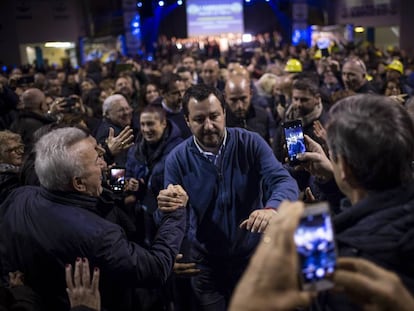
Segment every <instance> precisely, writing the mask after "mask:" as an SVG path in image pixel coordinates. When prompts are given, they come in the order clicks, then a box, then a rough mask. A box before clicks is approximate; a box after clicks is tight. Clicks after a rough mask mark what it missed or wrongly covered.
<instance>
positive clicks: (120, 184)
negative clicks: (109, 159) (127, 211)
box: [109, 167, 125, 192]
mask: <svg viewBox="0 0 414 311" xmlns="http://www.w3.org/2000/svg"><path fill="white" fill-rule="evenodd" d="M109 184H110V186H111V188H112V190H113V191H115V192H119V191H123V190H124V187H125V168H123V167H113V168H111V170H110V176H109Z"/></svg>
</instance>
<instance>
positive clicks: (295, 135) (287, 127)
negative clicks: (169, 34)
mask: <svg viewBox="0 0 414 311" xmlns="http://www.w3.org/2000/svg"><path fill="white" fill-rule="evenodd" d="M283 131H284V134H285V142H286V148H287V152H288V159H289V164H290V165H292V166H294V165H298V164H299V163H300V161H299V160H298V159H297V156H298V154H300V153H304V152H306V146H305V138H304V136H303V130H302V121H301V120H294V121H289V122H284V123H283Z"/></svg>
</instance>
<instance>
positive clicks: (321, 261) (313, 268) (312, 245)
mask: <svg viewBox="0 0 414 311" xmlns="http://www.w3.org/2000/svg"><path fill="white" fill-rule="evenodd" d="M294 240H295V244H296V249H297V252H298V256H299V270H300V271H299V274H300V279H301V283H302V288H303V289H304V290H312V291H322V290H327V289H329V288H332V287H333V282H332V280H331V279H330V278H329V277H330V276H331V275H332V274H333V272H334V271H335V267H336V258H337V254H336V247H335V241H334V231H333V227H332V220H331V214H330V211H329V205H328V204H327V203H324V202H323V203H317V204H312V205H309V206H308V207H307V208H305V211H304V214H303V216H302V218H301V220H300V222H299V226H298V228H297V229H296V232H295V235H294Z"/></svg>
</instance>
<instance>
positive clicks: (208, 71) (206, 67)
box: [201, 59, 224, 91]
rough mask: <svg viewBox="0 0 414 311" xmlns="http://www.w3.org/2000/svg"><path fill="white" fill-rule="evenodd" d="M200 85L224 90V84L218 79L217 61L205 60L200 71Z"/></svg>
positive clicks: (218, 67) (218, 68)
mask: <svg viewBox="0 0 414 311" xmlns="http://www.w3.org/2000/svg"><path fill="white" fill-rule="evenodd" d="M201 78H202V79H203V81H202V83H203V84H205V85H208V86H213V87H215V88H218V89H219V90H220V91H223V90H224V82H223V81H222V80H221V79H220V66H219V63H218V61H217V60H215V59H207V60H206V61H205V62H204V63H203V68H202V70H201Z"/></svg>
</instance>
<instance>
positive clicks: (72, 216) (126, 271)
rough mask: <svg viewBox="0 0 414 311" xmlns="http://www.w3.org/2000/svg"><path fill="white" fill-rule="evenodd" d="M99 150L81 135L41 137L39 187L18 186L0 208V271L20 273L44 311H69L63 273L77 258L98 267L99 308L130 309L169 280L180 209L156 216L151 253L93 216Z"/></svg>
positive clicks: (69, 131)
mask: <svg viewBox="0 0 414 311" xmlns="http://www.w3.org/2000/svg"><path fill="white" fill-rule="evenodd" d="M97 150H98V146H97V143H96V141H95V139H94V138H93V137H91V136H88V134H86V133H85V132H84V131H82V130H80V129H76V128H63V129H57V130H54V131H52V132H50V133H48V134H46V135H44V136H43V137H42V138H41V139H40V140H39V141H38V142H37V143H36V160H35V169H36V173H37V175H38V177H39V181H40V184H41V186H42V187H34V186H26V187H21V188H19V189H17V190H15V191H14V192H13V193H11V194H10V195H9V197H8V198H7V199H6V201H5V202H4V203H3V205H2V206H1V207H0V219H1V225H0V236H1V238H0V256H1V257H0V258H1V264H2V269H3V271H2V272H3V274H7V273H8V272H10V271H16V270H19V271H21V272H23V273H24V276H25V282H26V285H28V286H29V287H31V288H32V289H33V290H34V291H35V292H36V293H37V294H38V295H39V296H40V297H41V298H42V300H43V304H44V305H45V308H44V310H50V311H51V310H69V303H68V299H67V296H66V292H65V275H64V271H65V269H64V267H65V265H66V264H68V263H73V262H75V261H76V259H77V258H88V259H89V261H90V263H91V266H93V267H97V268H99V269H100V271H101V275H102V278H101V284H100V285H101V286H100V289H101V293H102V307H103V309H105V310H136V309H137V308H139V306H136V305H134V304H133V302H132V301H131V297H132V296H131V295H130V294H131V292H132V291H133V289H134V288H136V287H149V286H153V285H159V284H163V283H164V282H165V281H166V280H167V278H168V277H169V275H170V272H171V270H172V267H173V263H174V259H175V257H176V255H177V253H178V249H179V247H180V244H181V241H182V238H183V234H184V232H183V231H184V228H185V210H184V209H183V208H177V209H175V210H174V211H173V212H171V213H166V212H164V213H162V219H161V225H160V228H159V231H158V235H157V237H156V239H155V240H154V243H153V245H152V247H151V248H150V249H149V250H145V249H144V248H142V247H140V246H139V245H137V244H135V243H132V242H129V241H128V240H127V238H126V236H125V233H124V231H123V230H122V229H121V227H119V226H118V225H116V224H113V223H110V222H108V221H107V220H105V219H103V218H101V217H100V216H98V215H97V211H96V206H97V199H98V197H99V195H100V194H101V192H102V185H101V176H102V175H101V166H102V165H101V162H102V161H103V159H102V158H101V157H100V156H99V154H98V152H97ZM178 197H180V198H182V199H181V200H180V203H177V205H176V206H177V207H178V206H180V205H186V195H185V194H183V193H182V192H181V194H180V195H179V196H178Z"/></svg>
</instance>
